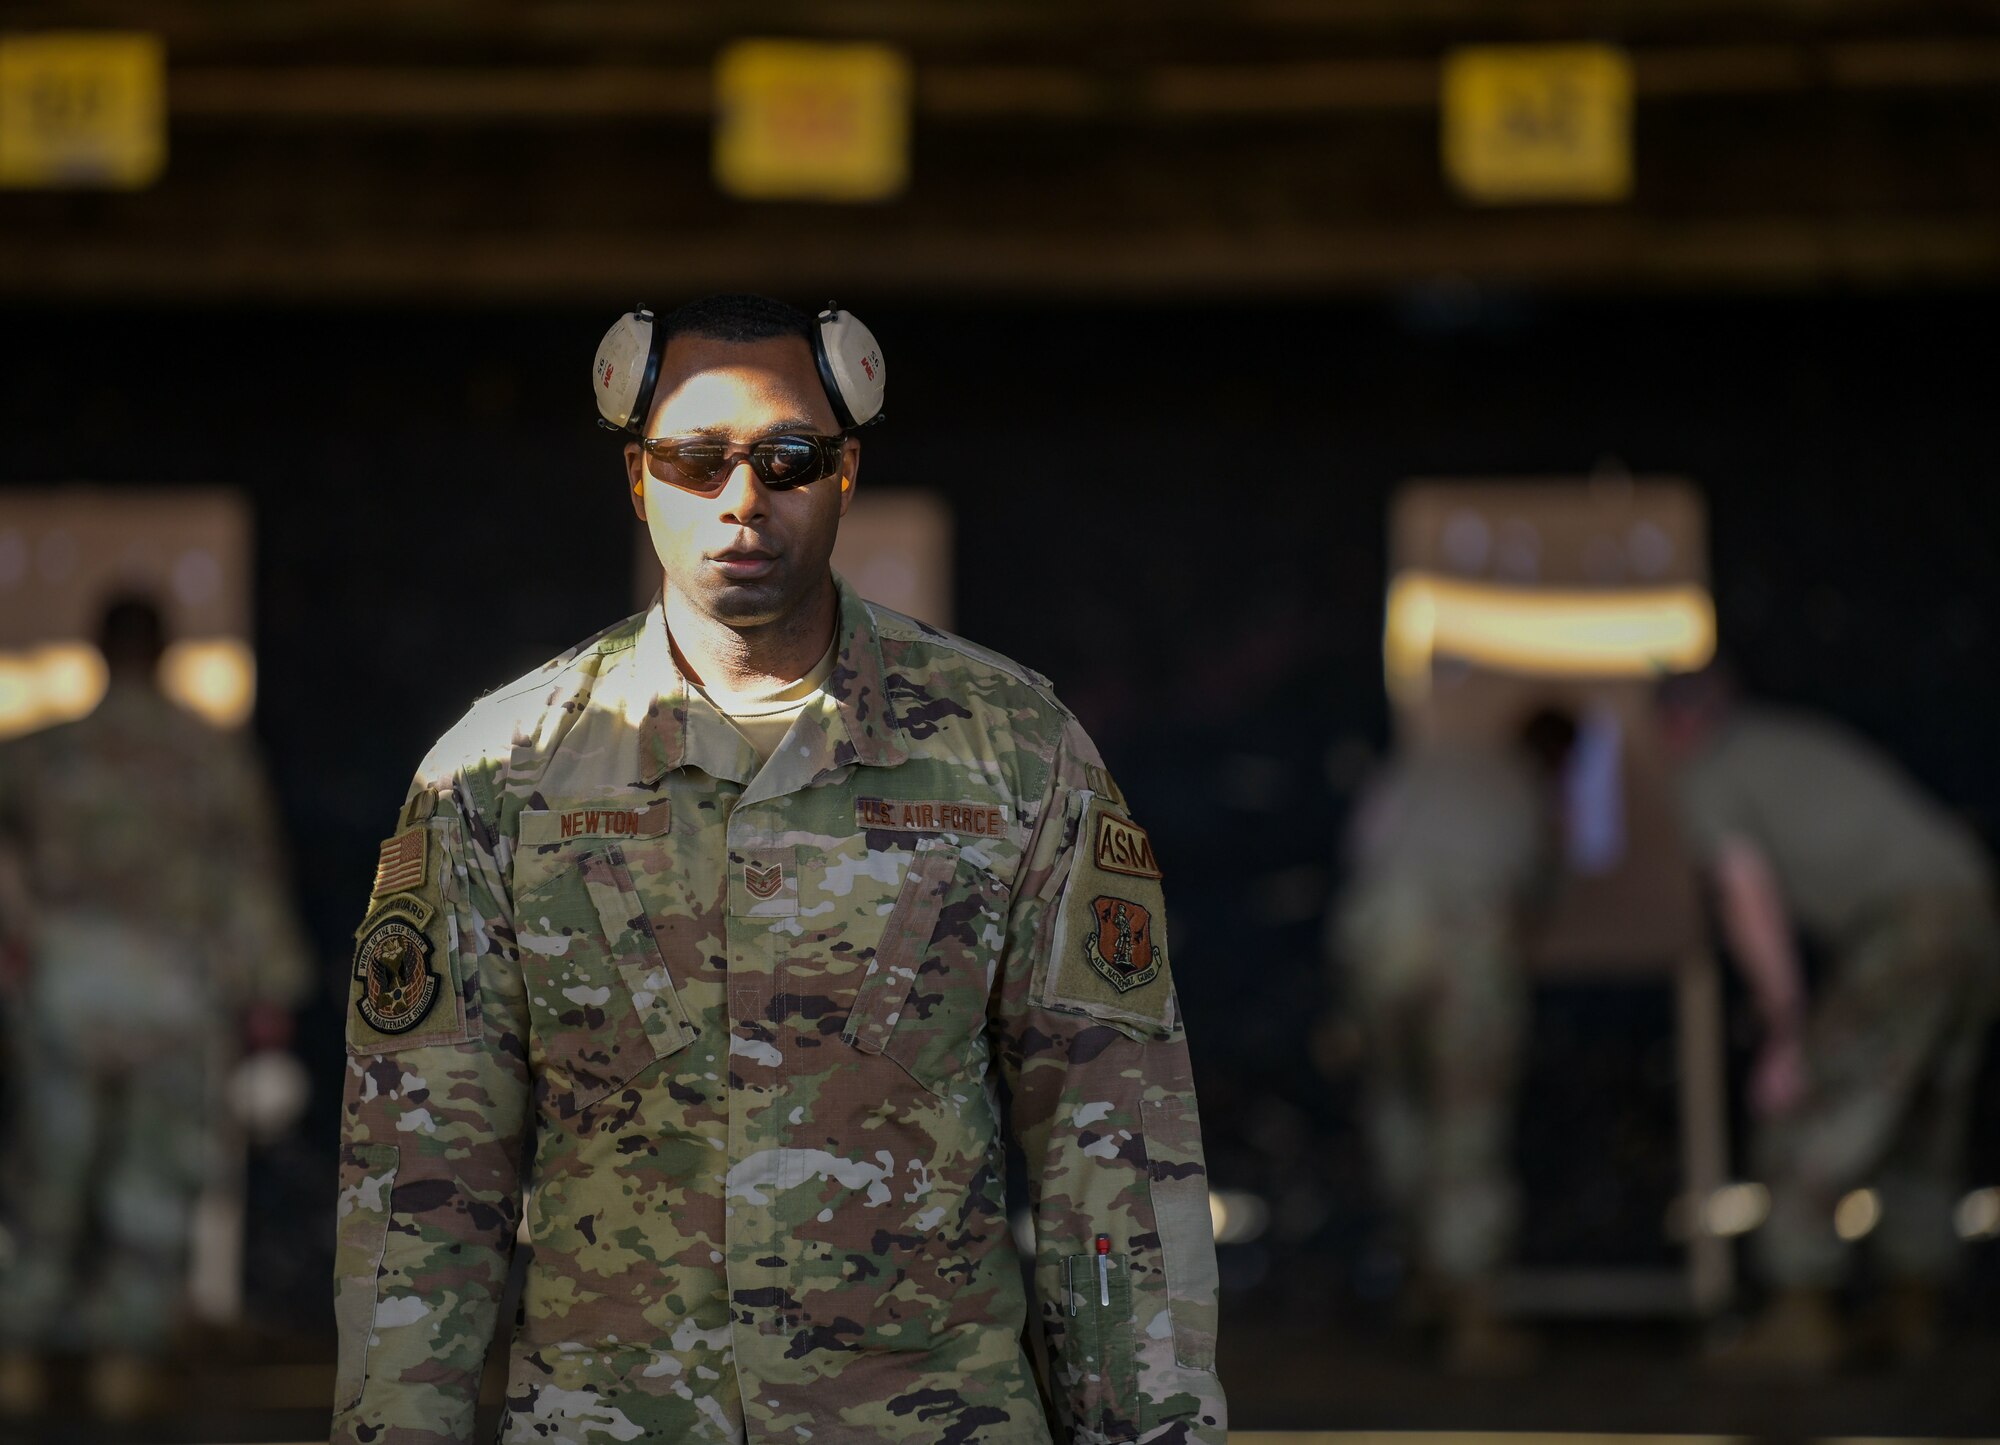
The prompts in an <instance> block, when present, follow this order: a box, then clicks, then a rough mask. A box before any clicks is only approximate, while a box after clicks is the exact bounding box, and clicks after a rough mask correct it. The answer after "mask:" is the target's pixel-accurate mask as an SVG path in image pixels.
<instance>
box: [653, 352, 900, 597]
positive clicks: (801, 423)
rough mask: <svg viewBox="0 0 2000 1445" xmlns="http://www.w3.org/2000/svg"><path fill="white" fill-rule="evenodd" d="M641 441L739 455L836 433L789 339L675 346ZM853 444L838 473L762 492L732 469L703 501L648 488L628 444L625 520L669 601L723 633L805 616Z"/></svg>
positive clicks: (849, 480) (822, 573)
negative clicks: (653, 559) (716, 444)
mask: <svg viewBox="0 0 2000 1445" xmlns="http://www.w3.org/2000/svg"><path fill="white" fill-rule="evenodd" d="M656 398H657V399H656V400H655V401H654V403H653V411H652V416H651V418H650V419H649V422H648V426H647V431H646V434H647V435H648V436H651V437H695V436H700V437H703V438H707V439H711V440H722V441H726V442H730V443H733V444H735V445H737V446H743V447H747V446H748V445H749V444H750V443H751V442H753V441H756V440H758V439H759V438H761V437H767V436H776V435H779V434H782V433H787V432H789V433H800V432H808V433H812V434H814V435H818V436H831V435H833V434H835V433H837V432H838V431H839V430H840V425H839V423H838V422H837V421H835V420H834V416H833V409H832V406H831V405H830V404H829V403H828V401H827V399H826V393H825V391H824V390H822V389H821V386H820V380H819V373H818V371H817V370H816V368H815V367H814V365H813V359H812V352H811V350H810V349H809V348H808V347H807V346H806V343H805V342H804V340H802V339H801V338H799V337H794V336H782V337H774V338H772V339H770V340H767V341H750V342H734V341H714V340H710V339H708V338H706V337H701V336H676V337H675V338H674V339H673V340H671V341H669V342H668V343H667V349H666V352H665V354H664V355H663V356H662V357H661V358H660V380H659V389H658V391H657V393H656ZM860 463H861V444H860V443H859V442H857V441H855V440H853V439H852V438H850V439H849V440H848V441H847V442H846V444H845V445H844V446H843V448H842V450H841V466H840V471H839V473H838V474H836V475H830V476H826V477H822V478H821V479H820V480H819V481H816V482H811V483H808V484H807V485H805V486H803V487H793V488H791V489H789V490H787V491H772V490H771V489H770V488H768V487H766V486H765V485H764V483H763V482H761V481H759V480H758V479H757V475H756V473H755V472H754V471H752V470H751V467H750V463H749V460H748V458H747V457H745V458H743V459H741V460H739V461H738V462H737V464H736V466H735V468H734V469H733V470H732V471H731V472H730V473H729V475H728V478H727V480H726V481H724V483H723V487H722V490H721V492H720V493H718V494H717V495H715V496H712V497H704V496H701V495H699V494H697V493H695V492H690V491H688V490H686V489H684V488H682V487H679V486H676V485H674V484H673V483H671V482H664V481H661V480H659V479H658V478H657V477H654V476H653V475H652V474H651V473H650V472H649V471H648V470H647V468H646V457H645V454H644V453H643V452H642V451H641V450H640V448H639V446H638V445H637V444H636V443H631V444H628V445H627V446H626V448H625V471H626V478H627V483H628V485H629V486H630V488H631V491H632V505H633V509H634V510H635V511H637V512H638V514H639V517H640V519H641V520H642V521H644V522H645V524H646V529H647V531H649V532H650V533H651V534H652V538H653V550H654V551H655V552H657V553H658V554H659V558H660V565H661V567H662V568H664V569H665V572H666V585H667V587H668V589H669V590H670V591H672V592H674V593H675V594H677V595H678V597H679V598H680V599H681V600H683V601H684V602H685V603H686V604H687V605H688V606H690V607H693V608H694V609H696V610H697V611H699V612H701V613H702V614H704V615H706V616H708V617H712V618H714V619H715V620H716V621H718V622H722V623H725V624H727V625H729V626H731V627H743V628H748V627H759V626H763V625H765V624H767V623H771V622H775V621H778V620H779V619H781V618H784V617H787V616H789V615H791V614H792V613H794V612H797V611H798V610H799V609H800V608H801V607H804V606H806V605H809V604H810V603H811V602H812V600H813V598H814V595H815V593H816V591H817V589H819V588H822V587H824V586H825V585H826V578H827V569H828V566H829V559H831V557H832V556H833V539H834V534H835V533H836V532H837V531H838V530H839V527H840V519H841V517H842V516H843V515H844V514H845V513H846V511H847V503H848V499H849V498H850V497H851V496H852V495H853V493H854V478H855V473H856V471H857V470H858V469H859V467H860Z"/></svg>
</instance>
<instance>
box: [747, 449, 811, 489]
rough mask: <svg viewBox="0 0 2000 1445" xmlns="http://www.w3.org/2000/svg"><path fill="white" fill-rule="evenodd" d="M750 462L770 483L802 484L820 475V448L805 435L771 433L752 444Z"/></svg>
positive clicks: (781, 485) (793, 485) (775, 485)
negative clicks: (763, 439)
mask: <svg viewBox="0 0 2000 1445" xmlns="http://www.w3.org/2000/svg"><path fill="white" fill-rule="evenodd" d="M750 463H751V465H752V466H754V467H755V468H756V469H757V475H758V477H759V478H761V479H762V480H763V482H764V485H766V486H768V487H799V486H804V485H805V484H806V483H807V482H812V481H817V480H818V479H819V473H820V452H819V448H818V447H816V446H814V445H813V444H812V443H811V442H809V441H807V440H805V439H804V438H803V437H772V438H771V439H770V440H769V441H761V442H758V443H757V445H755V446H754V447H752V448H750Z"/></svg>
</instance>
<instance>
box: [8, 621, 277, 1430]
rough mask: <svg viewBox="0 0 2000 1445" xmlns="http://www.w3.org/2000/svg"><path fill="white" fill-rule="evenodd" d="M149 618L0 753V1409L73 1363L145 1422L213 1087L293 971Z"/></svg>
mask: <svg viewBox="0 0 2000 1445" xmlns="http://www.w3.org/2000/svg"><path fill="white" fill-rule="evenodd" d="M164 645H165V637H164V630H163V625H162V622H161V618H160V614H159V612H158V610H157V609H156V608H155V607H154V606H153V605H152V604H151V603H150V602H147V601H143V600H139V599H126V600H122V601H119V602H117V603H115V604H113V605H112V606H111V608H110V609H109V610H108V611H107V613H106V614H105V617H104V623H103V629H102V635H101V638H100V646H101V648H102V650H103V654H104V659H105V662H106V664H107V667H108V669H109V685H108V688H107V690H106V692H105V695H104V700H103V701H102V703H100V704H99V706H98V708H97V710H96V711H95V712H93V713H91V714H90V716H89V717H87V718H85V719H83V720H82V721H80V722H75V723H71V724H68V725H67V726H63V727H57V728H52V729H50V730H49V731H47V732H43V733H39V734H35V735H33V736H30V737H26V738H23V739H20V740H18V741H16V742H13V743H10V744H8V745H7V746H6V747H5V748H0V957H4V959H5V961H6V966H5V969H4V1007H5V1013H6V1019H7V1025H8V1034H9V1039H8V1043H9V1052H10V1054H11V1056H12V1064H13V1068H14V1073H15V1078H14V1079H13V1081H12V1092H13V1094H14V1097H15V1099H16V1101H17V1102H18V1104H19V1107H20V1119H19V1124H18V1127H17V1130H16V1135H15V1138H16V1144H15V1147H16V1150H17V1152H18V1153H19V1154H20V1155H21V1156H22V1158H21V1163H22V1164H23V1165H24V1166H25V1167H23V1168H21V1169H18V1170H16V1171H15V1175H16V1177H15V1178H14V1179H13V1180H12V1181H11V1188H10V1193H11V1194H12V1195H13V1197H12V1199H11V1200H10V1201H9V1202H10V1204H11V1205H12V1206H13V1208H14V1213H15V1217H16V1220H17V1223H18V1235H19V1237H18V1238H17V1240H16V1244H17V1248H16V1250H15V1252H14V1258H13V1261H12V1263H11V1265H10V1266H9V1267H8V1268H7V1269H6V1270H5V1271H4V1273H0V1348H4V1351H5V1353H4V1356H0V1404H4V1405H5V1406H6V1407H7V1408H8V1409H9V1410H11V1411H13V1412H17V1413H19V1412H26V1411H30V1410H33V1409H35V1408H38V1407H39V1404H40V1399H39V1397H40V1395H41V1393H42V1390H43V1383H42V1374H43V1371H42V1364H41V1362H42V1358H43V1357H44V1356H45V1355H46V1354H47V1353H49V1352H51V1351H71V1350H82V1351H86V1352H88V1353H90V1354H91V1355H92V1356H94V1363H93V1369H92V1377H91V1378H92V1388H93V1394H94V1396H95V1403H96V1405H97V1407H98V1408H99V1409H100V1411H102V1412H104V1413H106V1414H110V1415H114V1416H118V1415H129V1414H132V1413H134V1412H135V1411H137V1410H138V1409H140V1408H142V1407H143V1405H144V1403H145V1401H144V1396H145V1393H146V1391H147V1389H148V1388H149V1385H150V1374H151V1365H150V1361H151V1359H152V1358H153V1357H155V1356H157V1355H158V1354H159V1353H160V1352H161V1351H162V1350H163V1349H164V1348H165V1347H166V1345H167V1343H168V1339H169V1332H170V1330H171V1328H172V1326H173V1324H174V1321H175V1316H176V1312H177V1308H178V1306H179V1303H180V1300H181V1297H182V1292H183V1288H184V1283H185V1260H186V1254H187V1245H188V1228H189V1221H190V1215H191V1213H192V1209H193V1205H194V1202H195V1199H196V1197H197V1195H198V1194H199V1193H200V1191H201V1189H202V1186H203V1183H204V1181H205V1180H206V1179H207V1177H208V1175H209V1171H210V1169H211V1168H212V1167H213V1165H214V1164H215V1163H216V1162H217V1161H215V1160H213V1159H212V1158H211V1154H212V1153H213V1152H214V1146H213V1143H212V1126H213V1122H214V1118H215V1112H214V1104H215V1098H214V1095H215V1087H214V1086H215V1084H216V1082H217V1079H218V1075H219V1073H220V1071H221V1070H222V1069H223V1068H226V1067H227V1066H228V1065H229V1064H230V1063H231V1062H233V1060H234V1056H235V1053H236V1050H237V1049H238V1047H240V1046H248V1047H250V1048H253V1049H255V1048H264V1047H277V1046H281V1045H283V1044H284V1043H286V1042H287V1041H288V1039H289V1035H290V1030H291V1016H290V1012H289V1011H290V1009H291V1008H292V1006H293V1005H295V1004H296V1003H297V1002H298V1000H299V999H300V997H301V996H302V994H303V993H304V991H305V988H306V986H307V984H308V982H309V979H310V971H309V967H308V964H307V961H306V957H305V953H304V950H303V948H302V946H301V944H300V940H299V935H298V931H297V929H296V927H295V925H294V922H293V918H292V915H291V913H290V911H289V909H288V906H287V904H286V901H285V894H284V892H283V890H282V888H281V886H280V881H279V876H278V875H279V867H278V863H279V858H280V850H279V848H278V846H277V837H276V833H275V829H274V826H273V823H274V820H273V816H272V810H271V806H270V803H269V801H268V798H267V795H266V791H265V788H264V784H263V780H262V778H261V776H260V774H259V772H258V769H257V767H256V765H255V763H254V761H253V759H252V757H251V755H250V753H249V752H248V751H247V749H246V747H245V745H244V744H243V743H242V742H240V741H238V740H237V739H235V738H232V737H229V736H226V735H224V734H222V733H219V732H217V731H215V730H214V729H212V728H210V727H209V726H207V725H206V724H204V723H203V722H201V721H200V720H198V719H197V718H195V717H194V716H192V715H191V714H189V713H187V712H184V711H182V710H181V709H180V708H178V707H176V706H175V705H174V704H173V703H171V702H170V701H168V699H167V698H166V697H165V696H164V695H162V694H161V692H160V691H159V689H158V686H157V685H156V683H155V680H154V679H155V673H156V671H157V668H158V665H159V661H160V657H161V654H162V652H163V651H164Z"/></svg>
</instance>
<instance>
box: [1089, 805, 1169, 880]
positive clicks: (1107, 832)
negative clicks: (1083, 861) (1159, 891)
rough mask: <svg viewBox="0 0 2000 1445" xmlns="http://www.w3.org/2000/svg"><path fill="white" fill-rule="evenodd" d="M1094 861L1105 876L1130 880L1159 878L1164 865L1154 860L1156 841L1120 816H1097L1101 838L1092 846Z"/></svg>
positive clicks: (1098, 831)
mask: <svg viewBox="0 0 2000 1445" xmlns="http://www.w3.org/2000/svg"><path fill="white" fill-rule="evenodd" d="M1091 854H1092V861H1093V862H1094V863H1096V865H1097V866H1098V868H1099V869H1100V870H1101V871H1103V872H1105V873H1123V874H1124V875H1125V876H1126V877H1128V878H1157V877H1159V876H1160V863H1159V860H1158V859H1157V858H1155V857H1154V856H1153V840H1152V839H1151V838H1148V837H1147V836H1146V830H1145V829H1144V828H1141V827H1140V826H1139V825H1138V824H1137V823H1133V822H1130V821H1128V820H1126V819H1124V818H1121V817H1119V816H1118V815H1117V814H1116V813H1108V812H1107V813H1099V814H1098V815H1097V837H1096V838H1095V839H1094V840H1093V841H1092V843H1091Z"/></svg>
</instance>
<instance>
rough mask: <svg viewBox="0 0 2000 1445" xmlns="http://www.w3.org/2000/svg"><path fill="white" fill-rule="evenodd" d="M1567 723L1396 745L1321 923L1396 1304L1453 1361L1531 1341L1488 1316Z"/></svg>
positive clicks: (1508, 1205) (1510, 1201)
mask: <svg viewBox="0 0 2000 1445" xmlns="http://www.w3.org/2000/svg"><path fill="white" fill-rule="evenodd" d="M1530 734H1532V740H1530V738H1529V735H1530ZM1573 736H1574V725H1573V724H1572V723H1571V722H1570V721H1569V719H1568V718H1567V717H1566V716H1562V715H1558V714H1554V713H1546V712H1545V713H1538V714H1536V715H1535V717H1534V718H1533V719H1531V720H1530V721H1529V723H1528V725H1527V726H1526V728H1524V740H1523V743H1522V745H1521V746H1518V747H1513V748H1509V747H1506V746H1503V745H1493V746H1471V745H1430V746H1425V747H1421V748H1417V749H1414V750H1412V751H1411V752H1409V753H1407V754H1405V755H1404V756H1401V757H1399V758H1398V759H1396V760H1395V761H1394V762H1393V763H1392V764H1391V765H1390V766H1389V767H1387V768H1386V769H1384V770H1383V772H1382V773H1381V774H1380V775H1379V776H1378V777H1376V778H1375V779H1374V780H1373V782H1372V783H1371V784H1370V786H1369V787H1368V789H1367V790H1366V792H1365V793H1364V796H1363V798H1362V802H1361V806H1360V808H1359V810H1358V812H1357V815H1356V821H1355V824H1354V826H1353V828H1352V829H1351V837H1350V851H1351V854H1352V867H1353V872H1352V876H1351V878H1350V880H1349V883H1348V886H1347V889H1346V892H1345V894H1344V896H1343V897H1342V899H1341V901H1340V905H1339V907H1338V909H1337V910H1336V912H1335V916H1334V921H1333V931H1332V938H1331V942H1332V944H1333V953H1334V956H1335V960H1336V965H1337V969H1338V973H1339V978H1338V980H1337V982H1338V983H1339V984H1341V985H1343V986H1344V987H1343V989H1342V992H1343V993H1344V995H1345V1001H1346V1005H1347V1008H1348V1009H1349V1011H1350V1013H1351V1016H1352V1018H1353V1019H1354V1021H1355V1022H1356V1024H1358V1025H1359V1029H1360V1033H1361V1036H1362V1043H1363V1047H1364V1050H1365V1054H1364V1061H1365V1062H1364V1067H1365V1072H1366V1086H1367V1098H1366V1109H1367V1120H1368V1125H1369V1134H1370V1144H1371V1146H1372V1148H1373V1152H1374V1156H1375V1167H1376V1174H1377V1179H1378V1181H1379V1184H1380V1187H1381V1190H1382V1193H1383V1195H1384V1198H1385V1202H1386V1203H1387V1204H1388V1205H1389V1207H1390V1209H1391V1210H1392V1211H1393V1213H1394V1215H1395V1216H1396V1219H1397V1222H1398V1224H1399V1225H1400V1227H1401V1229H1402V1230H1403V1232H1404V1234H1405V1235H1406V1237H1407V1243H1408V1246H1409V1248H1410V1251H1411V1255H1412V1258H1413V1264H1414V1268H1413V1271H1412V1275H1413V1278H1412V1280H1411V1287H1410V1289H1409V1291H1408V1292H1407V1293H1406V1297H1405V1303H1406V1306H1407V1307H1408V1309H1409V1311H1410V1313H1412V1314H1413V1315H1418V1314H1423V1313H1427V1312H1428V1311H1429V1309H1430V1307H1431V1306H1432V1305H1433V1304H1435V1305H1437V1306H1440V1307H1441V1308H1442V1310H1443V1312H1444V1314H1445V1316H1446V1318H1445V1324H1446V1327H1447V1332H1448V1333H1447V1338H1446V1341H1445V1349H1446V1355H1447V1359H1448V1361H1449V1362H1450V1363H1452V1364H1454V1365H1457V1366H1461V1367H1463V1368H1466V1369H1470V1370H1494V1369H1505V1368H1510V1367H1512V1366H1514V1365H1517V1364H1520V1363H1524V1362H1525V1360H1526V1358H1527V1356H1528V1354H1529V1353H1530V1351H1531V1348H1532V1347H1531V1344H1530V1342H1529V1340H1528V1339H1527V1338H1526V1336H1524V1335H1521V1334H1519V1333H1517V1332H1515V1331H1513V1330H1512V1329H1510V1328H1508V1327H1506V1326H1503V1325H1502V1324H1501V1323H1500V1322H1499V1320H1498V1318H1497V1317H1496V1315H1495V1314H1494V1307H1493V1300H1492V1286H1493V1281H1494V1278H1495V1276H1496V1274H1497V1272H1498V1271H1499V1269H1500V1267H1501V1266H1502V1265H1504V1264H1505V1263H1506V1260H1507V1256H1508V1253H1509V1251H1510V1249H1511V1247H1512V1244H1513V1238H1514V1233H1515V1226H1516V1222H1517V1219H1518V1215H1519V1201H1518V1197H1517V1196H1518V1190H1517V1187H1516V1185H1515V1181H1514V1172H1513V1169H1512V1168H1511V1167H1510V1161H1509V1157H1508V1156H1509V1145H1510V1142H1511V1139H1512V1135H1513V1124H1514V1103H1515V1094H1516V1088H1517V1084H1518V1080H1519V1074H1520V1063H1521V1055H1522V1051H1523V1048H1524V1046H1525V1043H1526V1040H1527V1032H1528V1011H1529V986H1528V979H1527V974H1526V972H1525V969H1524V966H1523V963H1522V958H1521V937H1522V934H1523V932H1524V929H1525V926H1526V924H1527V922H1528V919H1529V915H1530V913H1531V912H1532V911H1533V910H1534V908H1535V907H1536V906H1537V905H1538V904H1541V903H1545V902H1546V901H1547V894H1548V892H1549V887H1550V884H1551V882H1552V880H1553V877H1554V872H1555V864H1556V863H1557V861H1558V858H1557V855H1556V852H1555V849H1554V846H1553V845H1554V844H1555V842H1556V839H1557V837H1558V832H1559V830H1558V826H1557V822H1556V817H1555V804H1556V801H1557V799H1556V796H1555V794H1554V790H1553V786H1552V785H1553V772H1554V770H1555V769H1556V768H1558V767H1559V765H1560V763H1561V759H1562V757H1563V756H1564V755H1565V754H1566V753H1567V751H1568V748H1569V745H1570V741H1571V739H1572V738H1573Z"/></svg>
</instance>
